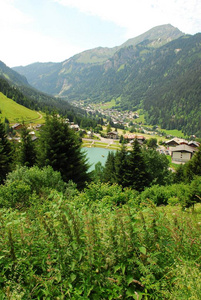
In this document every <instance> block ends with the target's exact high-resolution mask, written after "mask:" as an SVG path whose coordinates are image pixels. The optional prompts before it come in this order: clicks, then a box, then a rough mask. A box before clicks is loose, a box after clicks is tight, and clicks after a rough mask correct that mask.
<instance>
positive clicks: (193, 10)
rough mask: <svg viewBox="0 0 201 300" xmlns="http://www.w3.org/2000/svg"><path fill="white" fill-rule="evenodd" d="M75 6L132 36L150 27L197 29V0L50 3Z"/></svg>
mask: <svg viewBox="0 0 201 300" xmlns="http://www.w3.org/2000/svg"><path fill="white" fill-rule="evenodd" d="M54 1H55V2H57V3H59V4H61V5H64V6H70V7H75V8H77V9H79V10H80V11H81V12H84V13H86V14H90V15H94V16H98V17H100V18H101V19H103V20H107V21H111V22H114V23H115V24H117V25H118V26H121V27H124V28H126V29H127V35H128V36H129V35H130V37H133V36H136V35H138V34H140V33H143V32H144V31H146V30H148V29H150V28H152V27H153V26H156V25H160V24H166V23H170V24H172V25H173V26H176V27H178V28H179V29H180V30H182V31H184V32H186V33H192V34H193V33H196V32H198V31H200V30H201V18H200V15H201V2H200V0H190V1H189V0H188V1H187V0H168V1H165V0H152V1H150V0H140V1H139V0H124V1H116V0H101V1H94V0H84V1H83V0H54Z"/></svg>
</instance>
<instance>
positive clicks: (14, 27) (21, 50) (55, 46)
mask: <svg viewBox="0 0 201 300" xmlns="http://www.w3.org/2000/svg"><path fill="white" fill-rule="evenodd" d="M32 23H33V24H32ZM29 25H30V26H29ZM32 25H34V19H32V17H30V16H27V15H25V14H23V13H22V12H21V11H19V10H18V9H16V8H15V7H14V1H12V0H0V36H1V47H0V60H1V61H3V62H4V63H5V64H6V65H8V66H9V67H14V66H16V65H27V64H30V63H32V62H36V61H40V62H47V61H54V62H60V61H62V60H65V59H66V58H68V57H70V56H72V55H74V54H75V53H78V52H81V51H82V50H84V49H82V48H81V47H77V46H74V45H71V44H69V43H68V42H67V41H66V40H65V39H62V38H61V37H60V38H55V37H51V36H47V35H44V34H42V33H41V32H37V31H35V30H34V29H33V27H34V26H32Z"/></svg>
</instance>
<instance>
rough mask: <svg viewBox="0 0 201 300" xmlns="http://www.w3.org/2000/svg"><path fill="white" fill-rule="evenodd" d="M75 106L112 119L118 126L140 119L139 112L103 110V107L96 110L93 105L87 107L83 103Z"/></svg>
mask: <svg viewBox="0 0 201 300" xmlns="http://www.w3.org/2000/svg"><path fill="white" fill-rule="evenodd" d="M73 105H74V106H77V107H81V108H83V109H84V110H86V111H87V112H88V113H91V114H96V113H97V112H98V113H100V114H101V115H103V116H107V117H110V118H111V121H112V122H113V123H114V124H115V125H116V124H120V125H127V123H126V120H130V121H132V120H133V119H137V118H139V115H138V113H137V112H132V111H124V112H121V111H118V110H117V109H114V108H108V109H102V108H101V107H98V108H97V109H95V108H94V105H93V104H87V106H86V107H85V104H84V102H83V101H79V102H77V101H74V102H73Z"/></svg>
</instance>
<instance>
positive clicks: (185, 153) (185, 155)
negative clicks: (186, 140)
mask: <svg viewBox="0 0 201 300" xmlns="http://www.w3.org/2000/svg"><path fill="white" fill-rule="evenodd" d="M170 151H171V156H172V161H173V162H177V163H186V162H187V161H189V160H190V159H191V158H192V156H193V154H194V153H195V151H197V149H196V148H194V147H190V146H188V145H179V146H176V147H172V148H170Z"/></svg>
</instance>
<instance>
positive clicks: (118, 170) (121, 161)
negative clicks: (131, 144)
mask: <svg viewBox="0 0 201 300" xmlns="http://www.w3.org/2000/svg"><path fill="white" fill-rule="evenodd" d="M127 154H128V152H127V150H126V145H125V144H124V143H122V145H121V150H120V151H117V153H116V155H115V181H116V183H118V184H120V185H122V186H123V187H124V186H126V182H125V174H126V171H127V158H128V155H127Z"/></svg>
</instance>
